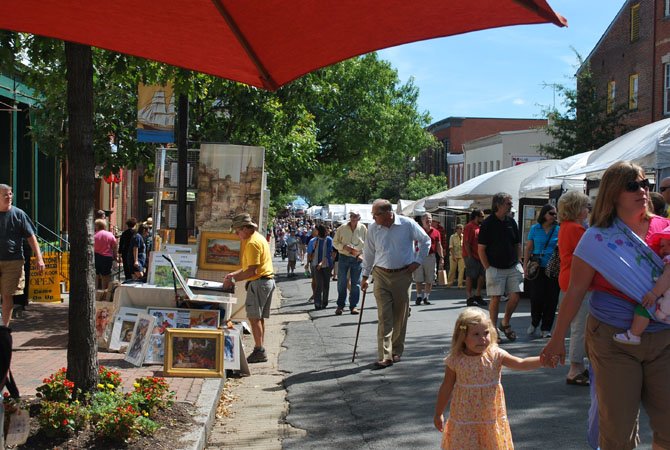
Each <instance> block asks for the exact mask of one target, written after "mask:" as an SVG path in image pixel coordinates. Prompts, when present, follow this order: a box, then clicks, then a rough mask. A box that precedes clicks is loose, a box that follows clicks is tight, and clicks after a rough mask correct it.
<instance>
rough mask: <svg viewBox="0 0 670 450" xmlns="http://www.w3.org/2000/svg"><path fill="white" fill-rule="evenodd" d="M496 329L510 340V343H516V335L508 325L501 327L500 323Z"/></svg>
mask: <svg viewBox="0 0 670 450" xmlns="http://www.w3.org/2000/svg"><path fill="white" fill-rule="evenodd" d="M498 329H499V330H500V331H502V332H503V334H505V337H506V338H507V339H509V340H510V342H514V341H516V333H515V332H514V330H513V329H512V326H511V325H510V324H507V325H503V324H502V322H501V323H500V325H498Z"/></svg>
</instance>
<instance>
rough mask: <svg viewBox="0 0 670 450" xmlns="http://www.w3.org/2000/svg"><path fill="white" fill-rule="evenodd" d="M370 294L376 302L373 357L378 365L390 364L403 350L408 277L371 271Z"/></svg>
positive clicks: (408, 285) (408, 275)
mask: <svg viewBox="0 0 670 450" xmlns="http://www.w3.org/2000/svg"><path fill="white" fill-rule="evenodd" d="M372 273H373V275H374V280H375V282H374V294H375V300H376V301H377V315H378V320H379V324H378V326H377V353H378V357H379V360H380V361H383V360H392V359H393V355H398V356H400V355H402V353H403V351H404V350H405V333H406V332H407V318H408V317H409V295H410V287H411V286H412V274H411V273H409V272H406V271H403V272H394V273H388V272H384V271H383V270H380V269H377V268H375V269H374V270H373V271H372Z"/></svg>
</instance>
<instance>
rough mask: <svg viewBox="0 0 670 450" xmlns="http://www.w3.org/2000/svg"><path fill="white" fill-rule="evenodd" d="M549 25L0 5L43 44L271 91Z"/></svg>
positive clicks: (309, 4) (549, 15) (472, 12)
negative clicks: (380, 56) (495, 33)
mask: <svg viewBox="0 0 670 450" xmlns="http://www.w3.org/2000/svg"><path fill="white" fill-rule="evenodd" d="M546 22H550V23H553V24H555V25H558V26H565V25H566V24H567V22H566V20H565V19H564V18H563V17H561V16H560V15H558V14H556V13H555V12H554V11H553V10H552V9H551V7H550V6H549V5H548V4H547V2H546V1H545V0H470V1H464V0H430V1H411V0H337V1H333V2H327V1H324V0H297V1H291V0H162V1H155V0H112V1H102V0H2V1H1V2H0V28H3V29H8V30H14V31H22V32H28V33H32V34H39V35H43V36H50V37H54V38H58V39H62V40H66V41H72V42H77V43H81V44H87V45H93V46H96V47H100V48H105V49H108V50H114V51H117V52H121V53H127V54H131V55H135V56H140V57H143V58H148V59H153V60H156V61H162V62H165V63H168V64H171V65H175V66H179V67H186V68H189V69H192V70H195V71H198V72H204V73H209V74H212V75H216V76H219V77H222V78H228V79H231V80H235V81H240V82H242V83H246V84H250V85H253V86H258V87H262V88H265V89H270V90H274V89H277V88H279V87H280V86H282V85H284V84H286V83H288V82H290V81H292V80H294V79H296V78H298V77H300V76H302V75H304V74H306V73H308V72H310V71H313V70H315V69H318V68H320V67H324V66H327V65H330V64H333V63H335V62H338V61H341V60H343V59H347V58H350V57H352V56H355V55H359V54H363V53H367V52H370V51H373V50H378V49H381V48H386V47H391V46H394V45H399V44H403V43H406V42H414V41H420V40H424V39H429V38H434V37H442V36H449V35H453V34H460V33H466V32H468V31H474V30H481V29H486V28H496V27H501V26H505V25H519V24H533V23H546Z"/></svg>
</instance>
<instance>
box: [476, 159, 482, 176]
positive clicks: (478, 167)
mask: <svg viewBox="0 0 670 450" xmlns="http://www.w3.org/2000/svg"><path fill="white" fill-rule="evenodd" d="M481 174H482V163H480V162H478V163H477V176H479V175H481Z"/></svg>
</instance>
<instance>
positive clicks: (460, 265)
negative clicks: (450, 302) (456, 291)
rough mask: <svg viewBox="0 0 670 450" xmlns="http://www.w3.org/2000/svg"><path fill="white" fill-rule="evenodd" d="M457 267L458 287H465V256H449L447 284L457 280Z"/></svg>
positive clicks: (449, 284)
mask: <svg viewBox="0 0 670 450" xmlns="http://www.w3.org/2000/svg"><path fill="white" fill-rule="evenodd" d="M456 269H458V287H463V275H464V274H465V260H464V259H463V258H458V259H454V258H449V276H448V277H447V280H448V281H447V286H451V285H452V284H454V281H456Z"/></svg>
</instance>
